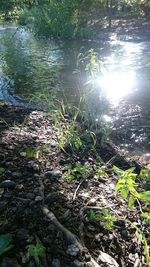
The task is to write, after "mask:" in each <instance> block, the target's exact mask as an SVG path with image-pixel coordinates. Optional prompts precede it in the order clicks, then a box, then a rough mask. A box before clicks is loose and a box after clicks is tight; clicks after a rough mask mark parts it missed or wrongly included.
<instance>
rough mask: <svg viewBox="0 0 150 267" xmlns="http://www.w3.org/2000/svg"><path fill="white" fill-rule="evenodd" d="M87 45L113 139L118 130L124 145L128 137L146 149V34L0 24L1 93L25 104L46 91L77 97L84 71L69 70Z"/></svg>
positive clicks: (149, 141) (149, 82)
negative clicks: (57, 36) (58, 37)
mask: <svg viewBox="0 0 150 267" xmlns="http://www.w3.org/2000/svg"><path fill="white" fill-rule="evenodd" d="M122 39H123V38H122ZM91 48H93V49H94V51H96V52H97V55H98V59H99V60H100V62H101V64H102V66H103V69H104V71H103V75H101V76H100V77H97V79H96V81H95V82H96V86H97V88H99V98H100V97H101V95H102V93H103V96H105V98H106V99H107V100H108V103H109V109H108V108H107V109H106V110H105V108H104V110H103V114H104V118H105V120H106V121H110V120H111V121H112V122H113V123H114V128H115V131H116V132H117V133H118V136H117V135H116V136H117V140H119V139H118V138H119V135H120V133H122V134H123V139H124V144H125V143H126V142H127V146H130V141H131V143H133V142H134V143H135V144H138V145H139V147H142V146H144V148H145V146H146V147H147V149H148V150H149V148H150V133H149V132H150V128H149V127H150V115H149V114H150V41H149V40H143V41H142V38H141V39H140V41H137V40H136V41H134V40H132V41H131V40H130V38H129V41H123V40H121V38H120V37H117V36H115V35H113V36H110V38H108V39H107V40H106V38H105V39H103V40H97V41H91V40H88V41H87V40H85V41H84V40H83V41H79V40H76V41H75V40H74V41H71V40H67V41H54V40H52V39H42V38H41V39H37V38H35V37H34V36H33V35H32V34H31V33H29V32H27V31H25V30H24V29H23V28H19V29H17V28H16V27H13V26H12V27H10V26H9V27H8V26H6V27H5V26H0V99H4V100H6V101H8V102H10V103H13V104H15V105H29V104H28V103H29V99H30V100H31V99H32V101H30V103H31V102H34V100H35V99H37V97H39V95H40V94H43V93H45V91H48V92H51V91H53V92H55V93H56V95H58V97H60V98H63V97H64V96H65V99H67V101H68V102H69V101H70V102H72V101H75V99H76V100H77V99H79V97H80V95H81V91H82V90H80V89H82V86H83V87H84V85H85V80H84V78H85V77H83V80H82V78H81V80H80V81H79V79H78V78H77V76H76V75H74V74H73V73H74V70H75V69H76V59H77V56H78V54H79V52H81V51H82V52H86V51H88V50H89V49H91ZM86 78H87V77H86ZM80 87H81V88H80ZM85 88H86V87H85ZM96 101H97V99H96ZM124 148H125V145H124Z"/></svg>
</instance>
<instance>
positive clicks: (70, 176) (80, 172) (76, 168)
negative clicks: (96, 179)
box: [63, 162, 89, 182]
mask: <svg viewBox="0 0 150 267" xmlns="http://www.w3.org/2000/svg"><path fill="white" fill-rule="evenodd" d="M65 168H66V171H65V172H64V175H63V177H64V179H65V180H66V181H67V182H71V181H73V180H81V179H85V178H87V176H88V174H89V170H88V168H87V167H86V166H85V165H82V164H81V163H80V162H76V163H75V164H68V165H66V166H65Z"/></svg>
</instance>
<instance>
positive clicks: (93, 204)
mask: <svg viewBox="0 0 150 267" xmlns="http://www.w3.org/2000/svg"><path fill="white" fill-rule="evenodd" d="M95 205H96V199H95V198H91V199H90V200H89V201H88V203H87V206H95Z"/></svg>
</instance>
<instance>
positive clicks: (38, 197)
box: [35, 196, 43, 202]
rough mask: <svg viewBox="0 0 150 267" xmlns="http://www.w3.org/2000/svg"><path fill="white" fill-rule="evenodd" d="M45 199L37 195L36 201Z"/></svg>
mask: <svg viewBox="0 0 150 267" xmlns="http://www.w3.org/2000/svg"><path fill="white" fill-rule="evenodd" d="M42 200H43V198H42V197H41V196H37V197H36V198H35V201H36V202H40V201H42Z"/></svg>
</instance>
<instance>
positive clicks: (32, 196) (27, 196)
mask: <svg viewBox="0 0 150 267" xmlns="http://www.w3.org/2000/svg"><path fill="white" fill-rule="evenodd" d="M26 198H29V199H34V198H35V195H34V194H33V193H27V194H26Z"/></svg>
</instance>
